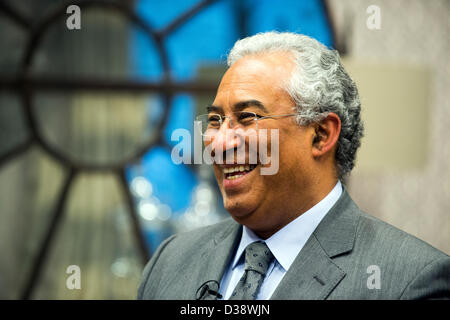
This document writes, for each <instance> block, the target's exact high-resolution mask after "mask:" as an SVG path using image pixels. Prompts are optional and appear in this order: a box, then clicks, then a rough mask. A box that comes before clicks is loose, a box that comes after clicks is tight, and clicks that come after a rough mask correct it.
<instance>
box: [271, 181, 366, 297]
mask: <svg viewBox="0 0 450 320" xmlns="http://www.w3.org/2000/svg"><path fill="white" fill-rule="evenodd" d="M358 212H359V209H358V207H357V206H356V204H355V203H354V202H353V201H352V199H351V198H350V196H349V195H348V193H347V191H346V190H345V188H344V190H343V192H342V195H341V197H340V198H339V200H338V201H337V202H336V204H335V205H334V206H333V208H331V209H330V211H329V212H328V213H327V215H326V216H325V217H324V219H323V220H322V221H321V223H320V224H319V225H318V227H317V228H316V230H315V231H314V232H313V234H312V235H311V237H310V238H309V239H308V241H307V242H306V244H305V246H304V247H303V248H302V250H301V251H300V253H299V254H298V256H297V257H296V259H295V260H294V262H293V264H292V265H291V267H290V268H289V270H288V271H287V272H286V274H285V276H284V277H283V279H282V281H281V282H280V284H279V285H278V287H277V289H276V290H275V292H274V293H273V295H272V297H271V299H274V300H280V299H284V300H288V299H292V300H297V299H298V300H303V299H326V298H327V297H328V296H329V294H330V293H331V292H332V291H333V290H334V288H336V286H337V285H338V284H339V282H340V281H341V280H342V279H343V278H344V277H345V272H344V271H343V270H341V269H340V268H339V266H337V265H336V264H335V263H334V262H333V260H332V258H333V257H335V256H337V255H342V254H345V253H347V252H349V251H351V250H352V249H353V243H354V239H355V235H356V227H357V223H358V221H359V214H358Z"/></svg>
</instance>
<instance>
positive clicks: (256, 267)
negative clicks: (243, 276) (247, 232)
mask: <svg viewBox="0 0 450 320" xmlns="http://www.w3.org/2000/svg"><path fill="white" fill-rule="evenodd" d="M272 259H273V254H272V252H270V249H269V247H268V246H267V245H266V243H265V242H253V243H251V244H249V245H248V246H247V248H245V270H253V271H256V272H259V273H260V274H262V275H263V276H264V275H265V274H266V272H267V269H268V268H269V265H270V263H271V262H272Z"/></svg>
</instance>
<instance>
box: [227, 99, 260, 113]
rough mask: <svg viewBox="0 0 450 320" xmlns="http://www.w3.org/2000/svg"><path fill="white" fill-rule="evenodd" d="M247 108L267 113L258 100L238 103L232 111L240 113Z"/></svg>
mask: <svg viewBox="0 0 450 320" xmlns="http://www.w3.org/2000/svg"><path fill="white" fill-rule="evenodd" d="M248 107H256V108H258V109H260V110H262V111H264V112H266V113H267V109H266V107H264V105H263V104H262V102H260V101H258V100H246V101H241V102H238V103H236V104H235V105H234V110H235V111H242V110H244V109H245V108H248Z"/></svg>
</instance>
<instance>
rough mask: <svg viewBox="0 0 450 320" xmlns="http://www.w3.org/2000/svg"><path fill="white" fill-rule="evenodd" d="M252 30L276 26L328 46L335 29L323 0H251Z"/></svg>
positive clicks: (268, 28)
mask: <svg viewBox="0 0 450 320" xmlns="http://www.w3.org/2000/svg"><path fill="white" fill-rule="evenodd" d="M246 11H247V12H248V19H247V24H248V25H247V28H248V32H249V34H255V33H258V32H264V31H270V30H277V31H291V32H297V33H302V34H305V35H307V36H310V37H313V38H315V39H317V40H318V41H320V42H322V43H323V44H324V45H326V46H331V45H332V33H331V30H330V29H329V25H328V22H327V19H326V14H325V8H324V7H323V4H322V1H320V0H308V1H298V0H282V1H273V0H248V1H247V10H246Z"/></svg>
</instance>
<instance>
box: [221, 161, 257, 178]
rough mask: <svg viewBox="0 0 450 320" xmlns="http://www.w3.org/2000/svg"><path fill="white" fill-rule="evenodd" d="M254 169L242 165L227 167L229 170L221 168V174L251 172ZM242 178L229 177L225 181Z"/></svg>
mask: <svg viewBox="0 0 450 320" xmlns="http://www.w3.org/2000/svg"><path fill="white" fill-rule="evenodd" d="M255 167H256V165H253V164H252V165H248V164H247V165H242V166H236V167H229V168H223V173H224V174H228V173H233V172H244V171H251V170H253V169H254V168H255ZM241 176H243V175H242V174H237V175H234V176H231V177H227V179H229V180H232V179H237V178H239V177H241Z"/></svg>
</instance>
